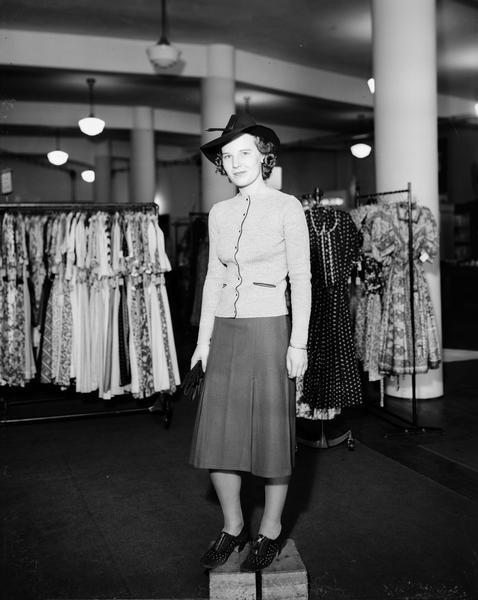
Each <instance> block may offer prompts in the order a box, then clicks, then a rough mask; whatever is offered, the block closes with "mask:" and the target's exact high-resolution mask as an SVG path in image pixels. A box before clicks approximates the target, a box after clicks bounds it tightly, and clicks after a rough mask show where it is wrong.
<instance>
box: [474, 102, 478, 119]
mask: <svg viewBox="0 0 478 600" xmlns="http://www.w3.org/2000/svg"><path fill="white" fill-rule="evenodd" d="M475 113H476V116H477V117H478V102H477V103H476V104H475Z"/></svg>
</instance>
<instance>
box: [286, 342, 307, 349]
mask: <svg viewBox="0 0 478 600" xmlns="http://www.w3.org/2000/svg"><path fill="white" fill-rule="evenodd" d="M289 348H295V350H307V346H299V345H298V344H297V345H296V344H291V343H289Z"/></svg>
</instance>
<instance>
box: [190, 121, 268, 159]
mask: <svg viewBox="0 0 478 600" xmlns="http://www.w3.org/2000/svg"><path fill="white" fill-rule="evenodd" d="M207 131H222V133H221V135H220V136H219V137H217V138H215V139H213V140H211V141H210V142H207V143H206V144H203V145H202V146H201V152H202V153H203V154H204V156H206V158H208V159H209V160H210V161H211V162H212V163H213V162H214V160H215V158H216V156H217V153H218V152H219V150H220V149H221V148H222V147H223V146H225V145H226V144H228V143H229V142H232V140H234V139H236V138H237V137H239V136H240V135H242V134H243V133H250V134H251V135H257V136H259V137H260V138H262V139H263V140H264V141H265V142H272V143H273V144H274V146H276V148H278V147H279V146H280V140H279V138H278V137H277V135H276V133H275V132H274V131H273V130H272V129H271V128H270V127H266V126H265V125H259V124H258V123H256V122H255V121H254V119H253V118H252V117H251V115H248V114H239V115H232V116H231V118H230V119H229V121H228V123H227V125H226V126H225V127H211V128H210V129H207Z"/></svg>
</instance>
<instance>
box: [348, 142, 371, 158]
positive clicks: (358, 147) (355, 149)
mask: <svg viewBox="0 0 478 600" xmlns="http://www.w3.org/2000/svg"><path fill="white" fill-rule="evenodd" d="M371 151H372V146H369V144H354V145H353V146H350V152H352V154H353V155H354V156H355V158H366V157H367V156H368V155H369V154H370V152H371Z"/></svg>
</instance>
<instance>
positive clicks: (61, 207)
mask: <svg viewBox="0 0 478 600" xmlns="http://www.w3.org/2000/svg"><path fill="white" fill-rule="evenodd" d="M151 209H154V210H155V211H157V210H158V205H157V204H155V203H154V202H147V203H142V204H115V203H104V204H102V203H100V202H98V203H93V202H61V203H60V202H0V210H2V211H3V210H9V211H12V212H15V211H19V212H27V211H29V210H34V211H36V212H37V211H45V212H50V211H51V212H54V211H60V212H62V211H87V212H88V211H99V212H101V211H105V212H117V211H122V210H129V211H137V210H142V211H146V210H151Z"/></svg>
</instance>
